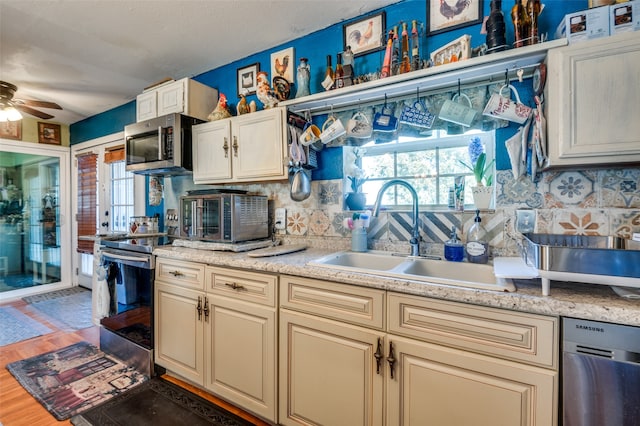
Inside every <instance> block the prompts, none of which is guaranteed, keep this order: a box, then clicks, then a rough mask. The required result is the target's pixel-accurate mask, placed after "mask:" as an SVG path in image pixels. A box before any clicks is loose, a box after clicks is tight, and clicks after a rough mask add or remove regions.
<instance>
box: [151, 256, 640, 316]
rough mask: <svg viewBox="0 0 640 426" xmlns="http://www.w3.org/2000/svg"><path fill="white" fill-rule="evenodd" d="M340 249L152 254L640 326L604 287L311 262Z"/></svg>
mask: <svg viewBox="0 0 640 426" xmlns="http://www.w3.org/2000/svg"><path fill="white" fill-rule="evenodd" d="M335 251H336V250H327V249H320V248H308V249H306V250H304V251H300V252H296V253H290V254H287V255H281V256H272V257H261V258H253V257H249V256H247V253H246V252H241V253H236V252H221V251H211V250H201V249H195V248H187V247H176V246H161V247H159V248H156V249H155V250H154V251H153V254H155V255H157V256H161V257H168V258H171V259H179V260H185V261H192V262H199V263H206V264H209V265H213V266H223V267H232V268H241V269H249V270H254V271H262V272H271V273H277V274H288V275H296V276H301V277H306V278H315V279H321V280H329V281H334V282H341V283H346V284H353V285H358V286H362V287H370V288H378V289H382V290H388V291H395V292H401V293H405V294H413V295H419V296H427V297H433V298H437V299H444V300H450V301H456V302H463V303H470V304H476V305H482V306H490V307H495V308H502V309H511V310H516V311H522V312H531V313H537V314H543V315H553V316H568V317H574V318H583V319H589V320H595V321H605V322H612V323H617V324H627V325H634V326H640V300H629V299H625V298H622V297H620V296H618V295H617V294H616V293H615V292H614V291H613V290H612V289H611V288H610V287H609V286H605V285H595V284H582V283H565V282H556V281H554V282H552V283H551V294H550V295H549V296H542V286H541V283H540V281H539V280H515V281H514V283H515V285H516V288H517V291H516V292H511V293H508V292H501V291H493V290H479V289H472V288H465V287H455V286H447V285H441V284H430V283H423V282H417V281H407V280H403V279H396V278H386V277H381V276H376V275H369V274H361V273H355V272H346V271H339V270H333V269H328V268H321V267H316V266H311V265H308V264H307V263H308V262H310V261H312V260H316V259H318V258H320V257H323V256H326V255H328V254H330V253H333V252H335Z"/></svg>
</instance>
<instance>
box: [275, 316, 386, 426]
mask: <svg viewBox="0 0 640 426" xmlns="http://www.w3.org/2000/svg"><path fill="white" fill-rule="evenodd" d="M382 338H383V336H382V335H381V334H380V333H376V332H374V331H372V330H367V329H365V328H362V327H357V326H352V325H348V324H344V323H339V322H336V321H332V320H327V319H322V318H319V317H314V316H311V315H306V314H301V313H294V312H291V311H287V310H281V311H280V353H279V356H280V414H279V416H280V424H283V425H300V424H302V425H332V426H339V425H344V426H356V425H381V424H382V421H383V415H382V406H383V386H384V380H383V369H382V368H381V370H380V373H377V371H376V358H375V356H374V354H375V352H376V349H377V346H378V340H379V339H380V340H381V342H382ZM390 424H392V423H390Z"/></svg>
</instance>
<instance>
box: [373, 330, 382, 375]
mask: <svg viewBox="0 0 640 426" xmlns="http://www.w3.org/2000/svg"><path fill="white" fill-rule="evenodd" d="M373 356H374V357H375V358H376V374H380V367H381V366H382V358H383V357H384V355H383V354H382V339H380V338H379V337H378V348H377V349H376V353H374V354H373Z"/></svg>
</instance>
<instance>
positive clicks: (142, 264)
mask: <svg viewBox="0 0 640 426" xmlns="http://www.w3.org/2000/svg"><path fill="white" fill-rule="evenodd" d="M102 259H103V260H106V261H114V262H119V263H122V264H124V265H130V266H135V267H138V268H143V269H154V266H155V265H154V263H155V262H154V261H153V258H152V257H151V256H127V255H123V254H116V253H113V252H109V251H103V252H102Z"/></svg>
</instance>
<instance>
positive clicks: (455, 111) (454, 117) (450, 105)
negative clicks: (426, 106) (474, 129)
mask: <svg viewBox="0 0 640 426" xmlns="http://www.w3.org/2000/svg"><path fill="white" fill-rule="evenodd" d="M459 98H461V99H466V100H467V104H468V105H464V104H461V103H459V102H457V100H458V99H459ZM476 114H477V111H476V110H475V109H473V108H472V104H471V99H469V97H468V96H467V95H465V94H464V93H462V94H455V95H454V96H453V98H452V99H447V100H446V101H444V103H443V104H442V108H440V114H438V117H439V118H440V119H441V120H444V121H449V122H451V123H455V124H460V125H461V126H465V127H469V126H471V123H473V120H474V119H475V118H476Z"/></svg>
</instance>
